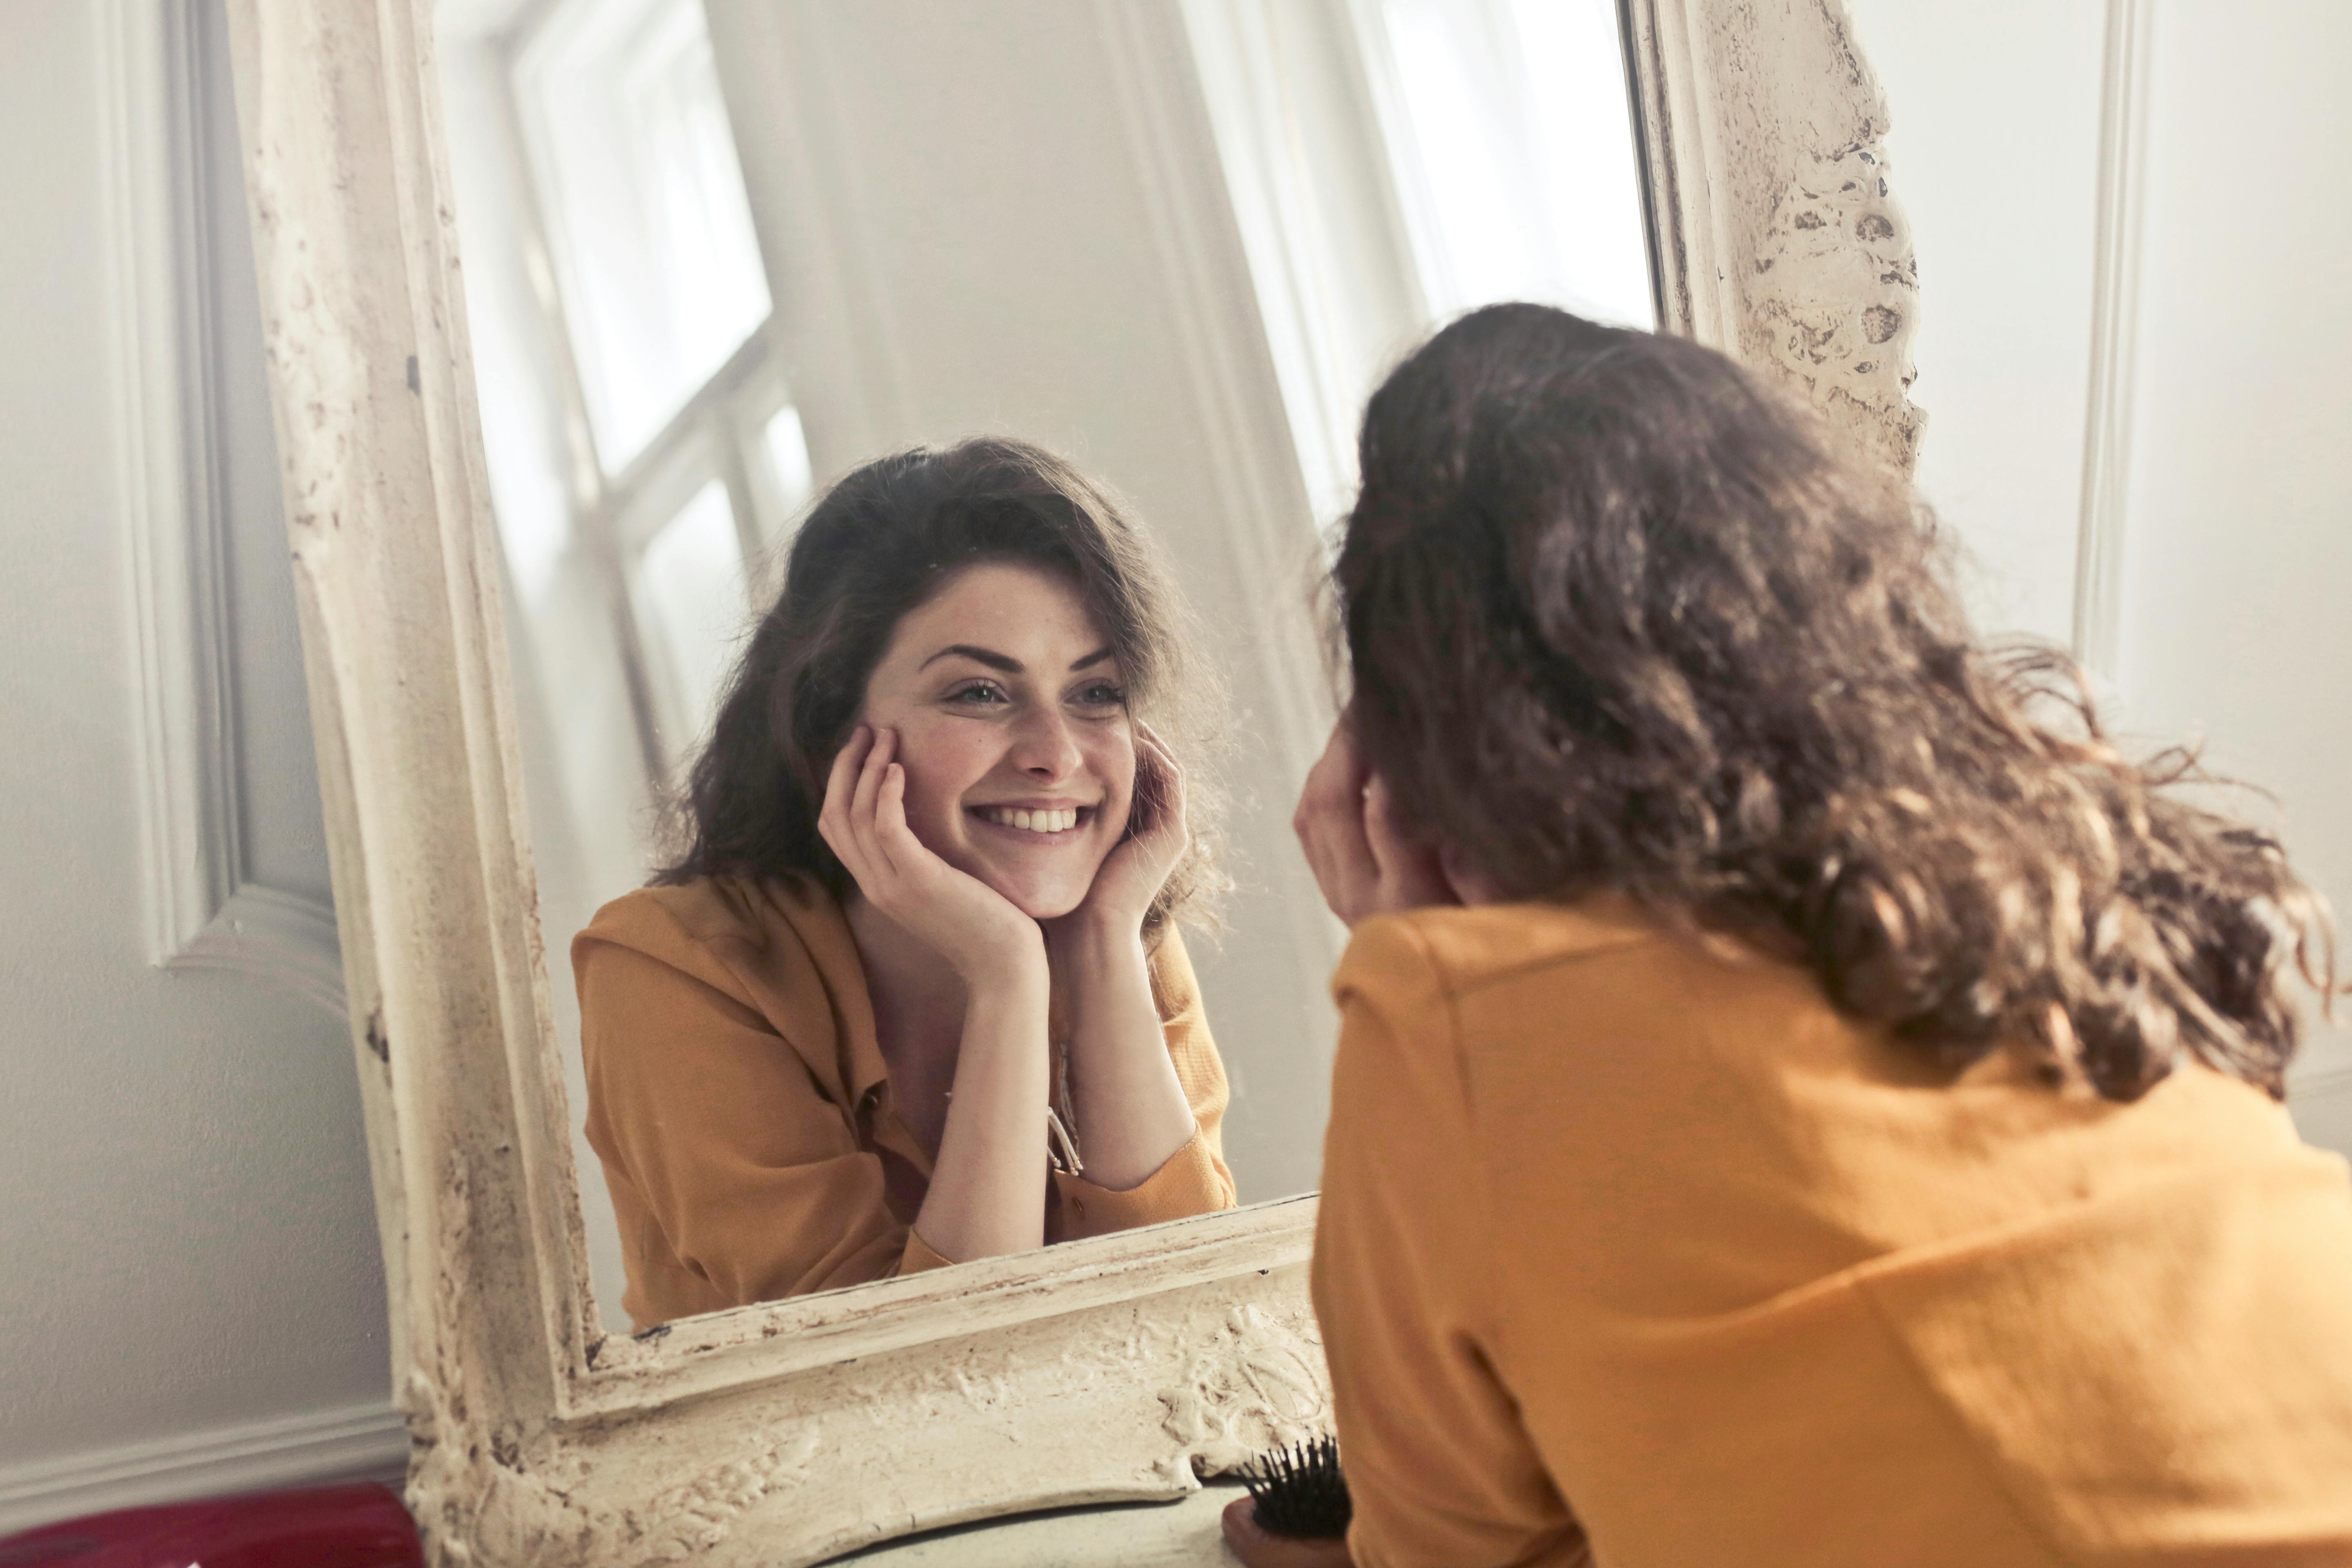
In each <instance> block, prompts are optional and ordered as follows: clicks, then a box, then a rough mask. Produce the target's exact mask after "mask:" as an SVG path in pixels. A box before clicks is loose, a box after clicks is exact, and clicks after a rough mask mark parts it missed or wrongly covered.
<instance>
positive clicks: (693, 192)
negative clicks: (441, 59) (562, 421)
mask: <svg viewBox="0 0 2352 1568" xmlns="http://www.w3.org/2000/svg"><path fill="white" fill-rule="evenodd" d="M515 94H516V100H517V102H518V104H519V106H520V110H521V114H522V119H523V126H524V141H525V143H526V145H527V147H528V149H529V152H530V162H531V165H532V175H533V180H534V183H535V184H536V186H537V189H538V193H539V199H540V204H541V208H542V210H543V216H544V217H545V220H546V227H547V238H548V245H549V247H550V249H551V251H552V253H553V261H554V264H555V271H556V276H557V278H558V279H559V281H560V284H561V291H562V299H563V309H564V316H565V321H566V324H567V326H568V327H569V328H570V331H571V336H572V350H573V353H574V354H575V356H576V358H577V360H578V363H579V366H580V379H581V383H582V388H583V392H584V393H585V395H586V397H587V401H588V413H589V419H590V422H591V424H592V425H593V426H594V427H595V432H596V447H597V453H598V456H599V458H600V460H601V461H602V462H603V464H604V468H605V470H606V471H607V472H608V473H610V472H617V471H618V470H619V469H620V468H623V467H625V465H626V464H627V463H628V461H629V459H630V458H634V457H635V456H636V455H637V453H638V452H640V451H642V450H643V449H644V447H645V445H646V442H647V441H649V440H651V439H652V438H653V437H654V436H655V435H656V434H657V433H658V432H659V431H660V429H661V427H662V426H664V425H665V424H667V422H668V421H669V419H670V418H671V417H672V416H674V415H676V414H677V411H678V409H679V407H680V406H681V405H684V404H685V402H686V400H687V399H688V397H690V396H692V395H694V393H695V391H696V390H697V389H698V388H699V387H700V386H701V385H702V384H703V383H704V382H706V381H708V380H709V378H710V376H711V374H713V373H714V372H716V371H717V370H718V369H719V367H720V366H721V365H723V364H725V363H727V359H728V356H729V355H730V354H732V353H734V352H735V350H736V349H737V348H739V347H740V346H741V344H742V342H743V341H744V340H745V339H746V338H748V337H749V336H751V333H752V332H753V331H756V330H757V329H758V327H759V325H760V323H761V321H765V320H766V319H767V315H768V309H769V304H770V300H769V295H768V281H767V276H766V273H765V271H764V270H763V269H762V268H761V259H760V248H759V243H758V240H757V238H756V237H755V236H754V235H753V232H752V227H751V204H750V202H749V200H748V198H747V197H746V196H745V194H744V189H743V171H742V166H741V164H740V163H739V162H738V161H737V159H736V156H735V140H734V135H733V132H731V130H730V128H729V124H728V120H727V107H726V104H725V102H724V100H722V99H721V98H720V97H719V72H718V68H717V66H716V64H715V63H714V61H713V59H712V58H711V52H710V31H709V25H708V23H707V21H706V19H705V17H704V16H703V11H702V6H701V4H700V0H567V3H566V4H564V5H560V6H559V7H558V8H557V9H556V11H555V12H554V14H553V15H552V16H550V17H549V19H548V21H547V22H546V24H545V25H544V26H542V27H541V29H540V30H539V32H538V33H537V34H535V35H534V36H533V37H532V39H531V41H530V46H529V47H527V48H526V49H525V50H524V52H523V56H522V58H521V60H520V64H519V65H518V67H517V68H516V72H515Z"/></svg>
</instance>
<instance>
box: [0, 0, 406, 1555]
mask: <svg viewBox="0 0 2352 1568" xmlns="http://www.w3.org/2000/svg"><path fill="white" fill-rule="evenodd" d="M211 12H212V8H210V7H201V6H195V5H186V4H184V0H171V4H169V5H164V4H161V3H152V0H0V196H5V200H6V202H7V214H6V218H5V221H0V538H5V541H6V548H7V568H6V570H5V571H0V730H4V731H5V742H0V888H4V889H5V892H6V896H5V898H0V952H5V954H6V957H5V962H0V996H5V1004H0V1081H4V1082H5V1088H0V1194H5V1198H6V1203H5V1206H0V1322H5V1325H6V1339H5V1349H0V1532H5V1531H11V1530H14V1529H17V1528H21V1527H24V1526H26V1525H30V1524H32V1523H35V1522H38V1521H42V1520H45V1519H48V1518H54V1517H58V1516H64V1515H72V1514H77V1513H84V1512H89V1511H93V1510H100V1509H105V1508H110V1507H119V1506H124V1505H127V1504H131V1503H135V1502H143V1501H148V1500H154V1499H157V1498H162V1497H172V1496H181V1495H188V1494H190V1493H195V1492H205V1491H218V1490H226V1489H238V1488H244V1487H251V1486H266V1485H278V1484H287V1483H291V1482H297V1481H302V1480H307V1479H318V1478H323V1477H330V1476H339V1475H352V1474H383V1473H386V1472H387V1471H390V1472H392V1473H397V1471H398V1468H399V1467H400V1465H401V1464H402V1462H403V1460H404V1454H405V1448H406V1436H405V1434H404V1432H403V1431H402V1429H401V1427H400V1425H399V1423H398V1421H397V1420H396V1419H395V1418H394V1415H393V1413H392V1410H391V1408H390V1405H389V1403H388V1397H387V1395H388V1376H389V1374H388V1368H387V1361H388V1350H387V1345H386V1339H385V1313H384V1301H383V1269H382V1266H381V1264H380V1262H379V1256H380V1255H379V1253H378V1251H377V1247H376V1243H375V1214H374V1207H373V1202H372V1200H371V1198H370V1195H369V1191H368V1166H367V1153H366V1149H365V1146H364V1143H363V1142H362V1129H361V1119H360V1101H359V1088H358V1081H357V1078H356V1075H355V1074H354V1073H353V1072H352V1058H351V1050H352V1047H351V1045H350V1040H349V1037H348V1035H347V1034H346V1032H345V1029H344V1025H343V1019H342V1016H341V1012H340V1010H339V1004H337V1005H332V1006H331V1005H328V1003H329V1002H330V1001H331V999H333V998H334V997H336V996H337V995H338V994H339V993H340V976H339V973H338V971H337V969H336V967H335V964H334V962H333V957H332V951H331V940H332V938H331V926H329V925H328V924H327V917H326V916H325V915H324V913H323V910H324V909H325V900H326V896H327V866H326V849H325V838H324V834H323V831H322V828H321V826H320V811H319V797H318V785H317V782H316V779H315V776H314V774H313V771H312V763H311V754H310V721H309V717H308V714H307V711H306V709H305V705H304V701H303V683H302V674H301V658H300V648H299V643H298V640H297V634H296V629H295V623H294V593H293V584H292V580H291V575H290V574H289V572H288V570H287V568H286V564H285V563H286V553H287V542H286V531H285V525H284V523H283V521H281V518H280V513H279V510H278V474H277V455H276V448H275V445H274V441H273V437H272V435H271V429H270V417H269V406H268V384H267V381H266V379H265V375H264V371H263V364H262V357H261V343H260V326H259V319H258V314H257V307H256V305H255V303H254V299H255V288H254V282H253V277H252V262H251V260H250V255H249V250H248V247H247V229H246V216H245V211H244V205H245V198H244V191H243V186H242V184H241V182H240V180H239V178H238V171H237V162H236V124H235V121H234V117H233V111H232V110H231V108H230V100H229V99H228V97H227V95H226V86H227V79H226V72H225V70H224V69H222V68H220V67H219V64H218V62H219V58H221V57H220V56H219V53H218V51H217V50H214V51H213V52H212V58H213V68H212V69H211V71H210V72H209V76H210V79H209V81H208V82H207V83H206V90H205V91H203V92H200V93H198V94H195V95H194V102H193V103H190V104H188V108H189V110H190V113H189V116H188V120H189V124H190V129H191V130H192V132H194V135H192V136H190V137H187V138H182V139H180V144H181V145H182V146H183V147H184V148H185V147H186V145H187V142H190V141H193V142H195V143H196V145H195V147H194V148H191V149H188V150H189V151H191V152H192V153H195V154H197V155H196V156H194V157H193V158H192V159H191V163H190V166H187V167H178V168H175V167H173V163H172V161H171V159H170V156H169V150H170V148H171V147H172V146H173V142H174V139H173V136H172V135H171V133H170V132H171V127H172V124H173V114H174V113H175V112H176V109H175V105H176V104H177V103H178V102H180V101H181V100H180V98H179V97H178V95H175V94H174V93H173V92H172V91H171V90H169V87H168V84H169V83H170V81H171V79H172V77H171V74H170V70H169V68H168V65H169V62H168V59H167V56H168V55H170V54H173V53H176V52H178V51H177V50H174V49H172V48H171V47H169V46H171V45H172V43H173V39H172V37H171V34H172V31H173V28H172V27H171V26H167V25H166V24H167V23H170V22H172V21H173V20H174V19H175V18H177V19H183V20H194V21H195V22H196V23H197V24H198V27H199V31H200V32H201V31H202V30H203V29H204V28H205V27H207V26H211V27H214V28H215V31H216V23H217V16H216V15H212V14H211ZM181 41H182V42H183V43H188V42H194V43H196V44H197V45H198V46H199V52H201V44H202V42H203V41H204V40H203V39H201V38H195V39H183V40H181ZM211 41H213V42H215V43H216V42H217V41H218V40H217V37H215V38H213V39H212V40H211ZM200 74H201V73H200ZM199 174H201V176H202V177H201V178H199V177H198V175H199ZM207 231H208V232H209V233H210V235H211V241H210V244H209V247H206V246H205V245H204V244H202V243H196V244H195V245H194V249H195V250H197V251H199V252H201V251H203V250H205V249H206V248H209V250H210V253H211V256H212V258H213V259H214V260H215V262H216V263H217V265H216V266H215V268H213V269H212V270H213V273H214V276H213V279H212V284H211V286H210V287H205V285H204V284H203V281H202V279H201V276H200V274H195V275H192V271H191V269H188V268H180V267H177V266H175V253H178V252H182V251H184V250H186V249H188V248H190V247H189V245H188V243H186V242H201V239H202V237H203V235H204V234H205V233H206V232H207ZM183 282H185V283H186V284H187V285H188V288H187V292H186V295H185V297H184V298H183V297H182V294H181V284H182V283H183ZM206 321H209V323H210V326H211V328H212V336H213V337H214V339H215V349H214V351H213V352H211V353H205V351H204V350H203V349H202V347H201V344H200V343H195V342H191V343H190V344H189V345H188V347H189V352H188V353H185V354H183V353H181V352H180V350H181V342H180V338H181V331H180V329H181V327H183V326H187V327H191V328H193V327H195V326H197V325H199V324H201V323H204V322H206ZM183 371H185V372H186V374H185V375H184V376H183V374H182V372H183ZM207 409H209V412H210V415H211V424H212V429H211V433H210V435H209V437H207V436H206V435H205V433H204V423H205V421H204V420H203V419H201V418H198V417H194V416H198V415H201V414H203V413H204V412H205V410H207ZM175 448H176V450H175ZM215 609H216V610H217V612H218V613H217V614H216V615H215V614H213V613H212V612H213V611H214V610H215ZM228 900H237V901H238V907H225V906H226V905H227V902H228ZM257 909H259V910H262V911H263V912H261V913H260V914H259V915H258V916H257V917H255V916H254V915H253V911H254V910H257ZM220 914H226V916H228V917H229V918H227V919H226V920H222V919H216V918H215V916H216V915H220ZM278 917H283V918H282V919H279V918H278ZM240 928H241V929H240ZM322 928H323V930H322ZM206 944H208V945H206ZM191 945H205V946H206V951H205V952H199V953H196V954H194V955H191V954H190V953H188V952H187V949H188V948H189V947H190V946H191ZM322 951H323V952H325V955H326V962H325V963H323V964H321V963H320V962H319V960H320V953H321V952H322ZM190 956H195V957H209V958H210V959H212V960H214V961H215V962H225V963H232V964H237V965H242V967H231V968H226V969H224V968H217V967H186V966H185V963H186V961H187V959H188V958H189V957H190ZM157 958H174V959H176V961H177V962H176V963H175V966H174V967H171V968H163V967H158V966H157V964H156V963H154V962H153V961H154V960H155V959H157ZM322 971H323V974H324V976H325V978H324V979H323V981H322V979H321V973H322ZM265 972H267V973H265Z"/></svg>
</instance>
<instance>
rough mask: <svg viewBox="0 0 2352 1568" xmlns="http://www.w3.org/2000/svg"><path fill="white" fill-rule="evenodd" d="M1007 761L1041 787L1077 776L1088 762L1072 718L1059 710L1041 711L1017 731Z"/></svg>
mask: <svg viewBox="0 0 2352 1568" xmlns="http://www.w3.org/2000/svg"><path fill="white" fill-rule="evenodd" d="M1006 760H1007V761H1009V762H1011V763H1012V764H1013V766H1014V767H1016V768H1018V769H1020V770H1021V772H1022V773H1024V774H1026V775H1027V776H1029V777H1030V778H1032V779H1034V780H1036V781H1037V782H1038V783H1039V784H1054V783H1056V782H1058V781H1060V780H1062V779H1066V778H1068V777H1069V776H1070V775H1071V774H1073V773H1076V772H1077V771H1078V768H1079V766H1080V765H1081V764H1082V763H1084V762H1085V760H1086V759H1085V757H1084V755H1083V754H1082V753H1081V752H1079V750H1078V738H1077V735H1076V731H1074V730H1073V729H1072V728H1071V724H1070V719H1069V715H1068V714H1066V713H1064V712H1063V711H1062V710H1060V708H1058V707H1040V708H1038V709H1036V710H1033V711H1031V712H1030V713H1028V714H1026V715H1024V718H1023V720H1022V721H1021V723H1020V724H1019V726H1018V727H1017V728H1016V729H1015V730H1014V731H1013V751H1012V754H1011V755H1010V757H1008V758H1007V759H1006Z"/></svg>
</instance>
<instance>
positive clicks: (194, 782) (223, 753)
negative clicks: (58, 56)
mask: <svg viewBox="0 0 2352 1568" xmlns="http://www.w3.org/2000/svg"><path fill="white" fill-rule="evenodd" d="M98 22H99V25H100V27H101V28H102V29H103V33H104V37H103V41H102V45H101V47H100V59H101V60H102V61H103V62H104V67H103V68H104V71H105V77H104V80H103V81H102V83H101V88H100V90H101V95H102V103H103V112H104V123H105V125H106V128H107V135H108V148H107V151H108V157H107V160H106V168H107V171H108V179H109V189H108V191H107V212H108V217H109V220H110V226H111V227H112V228H113V230H114V242H113V243H112V244H111V245H110V247H108V251H109V255H110V258H112V265H113V276H111V277H110V279H108V282H109V285H110V292H111V293H112V294H113V297H114V299H115V301H116V304H115V309H114V310H113V312H112V320H113V329H114V342H113V344H112V345H111V346H112V351H113V354H114V358H115V367H114V368H115V375H114V381H115V388H116V408H115V419H116V427H117V432H118V450H119V456H120V472H119V476H118V484H119V488H120V492H121V516H122V517H123V519H124V520H125V527H126V531H127V533H128V541H127V542H128V546H129V549H128V556H129V562H130V568H131V593H130V595H129V597H130V602H131V605H132V607H133V626H132V639H131V647H132V658H133V660H134V670H133V683H132V689H133V692H134V700H135V701H136V703H137V713H136V725H135V728H134V731H133V732H134V734H135V735H136V736H137V738H138V743H139V744H138V765H139V790H138V799H139V803H140V840H141V853H142V862H143V865H144V868H145V873H146V877H147V888H146V889H145V892H146V920H147V931H146V938H147V950H148V956H149V961H150V962H151V963H155V964H157V965H158V966H160V967H163V968H165V969H227V970H234V971H238V972H241V973H248V974H253V975H256V976H258V977H260V978H262V979H265V980H268V981H269V982H271V983H273V984H278V985H282V986H284V987H285V988H287V989H289V990H290V991H292V992H294V993H295V994H299V995H302V996H305V997H308V998H310V1000H311V1001H313V1002H316V1003H317V1004H319V1005H320V1006H321V1007H324V1008H326V1009H327V1010H329V1011H330V1012H333V1013H337V1014H340V1013H341V1012H342V1010H343V973H342V955H341V949H340V947H339V946H338V944H337V942H336V939H335V921H334V912H333V911H332V910H331V909H329V908H328V907H327V906H326V905H324V904H322V903H320V901H319V900H316V899H314V898H311V897H310V896H308V895H306V894H303V893H300V892H298V891H294V890H290V889H279V888H273V887H270V886H268V885H267V884H264V883H260V882H257V881H253V880H250V879H247V876H246V869H245V868H246V857H245V847H244V844H243V842H242V837H243V836H242V832H241V829H240V827H239V823H238V816H239V812H238V805H239V802H238V794H239V790H240V787H241V786H240V783H239V780H238V777H237V767H236V747H235V744H234V742H233V734H234V725H235V723H236V712H235V706H234V696H233V693H234V689H235V688H234V683H233V679H232V676H231V656H230V652H229V636H228V631H229V628H228V606H227V600H226V586H225V578H226V563H225V561H224V557H223V552H224V550H225V549H226V539H225V519H224V516H223V512H224V504H225V503H224V500H223V497H222V492H221V484H220V476H219V474H218V472H217V469H216V467H215V458H214V454H215V451H216V450H217V445H216V437H217V429H216V416H215V398H214V393H213V386H212V381H211V377H210V367H211V365H212V363H213V331H212V319H211V318H212V306H211V293H210V290H209V289H208V288H207V287H206V282H207V268H209V266H210V258H211V254H212V252H211V247H210V245H209V244H208V242H207V237H206V233H205V226H206V222H207V218H206V215H207V213H208V212H209V210H210V205H209V199H208V196H209V193H208V192H207V190H206V188H205V172H204V163H203V159H202V158H201V156H200V155H199V152H198V149H199V147H200V145H201V142H200V139H199V133H198V128H197V121H196V115H197V112H198V107H199V105H198V95H199V93H200V91H201V87H200V83H201V81H202V76H201V73H200V71H199V70H198V64H199V62H198V59H197V57H196V54H195V51H196V50H197V49H198V48H199V47H201V45H200V42H199V34H198V29H197V28H196V26H195V24H194V16H193V14H192V11H191V9H190V7H189V6H188V5H182V4H173V3H172V0H100V5H99V10H98Z"/></svg>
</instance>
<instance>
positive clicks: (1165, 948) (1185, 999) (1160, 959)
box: [1149, 924, 1201, 1024]
mask: <svg viewBox="0 0 2352 1568" xmlns="http://www.w3.org/2000/svg"><path fill="white" fill-rule="evenodd" d="M1149 969H1150V975H1151V1003H1152V1006H1153V1007H1154V1008H1155V1009H1157V1010H1158V1012H1159V1014H1160V1022H1161V1023H1163V1024H1172V1023H1174V1022H1175V1021H1176V1020H1177V1019H1179V1018H1181V1017H1182V1016H1184V1015H1185V1014H1187V1013H1192V1012H1196V1011H1198V1010H1199V1008H1200V1005H1201V983H1200V980H1199V979H1198V978H1197V977H1196V976H1195V975H1194V974H1193V973H1192V954H1191V953H1190V952H1186V951H1185V949H1184V939H1183V937H1182V936H1181V935H1180V934H1179V933H1178V932H1177V930H1176V928H1175V926H1173V925H1172V924H1171V925H1170V926H1169V927H1168V928H1167V929H1166V930H1165V931H1162V932H1160V942H1159V945H1158V946H1156V947H1154V948H1153V949H1152V950H1151V955H1150V962H1149Z"/></svg>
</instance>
